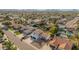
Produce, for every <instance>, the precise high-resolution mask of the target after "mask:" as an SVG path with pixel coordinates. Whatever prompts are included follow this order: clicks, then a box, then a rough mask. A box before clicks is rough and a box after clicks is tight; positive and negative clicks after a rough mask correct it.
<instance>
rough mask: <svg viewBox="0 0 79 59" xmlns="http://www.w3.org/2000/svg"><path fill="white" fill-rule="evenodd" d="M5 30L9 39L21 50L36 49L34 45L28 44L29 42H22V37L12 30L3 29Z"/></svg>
mask: <svg viewBox="0 0 79 59" xmlns="http://www.w3.org/2000/svg"><path fill="white" fill-rule="evenodd" d="M3 32H4V33H5V35H6V36H7V37H8V39H9V40H10V41H11V42H13V43H14V44H15V45H16V46H17V47H18V48H19V49H20V50H35V49H34V48H33V47H32V46H30V45H28V44H27V43H24V42H21V41H20V39H19V38H18V37H16V36H15V35H14V34H12V33H11V32H9V31H6V30H3Z"/></svg>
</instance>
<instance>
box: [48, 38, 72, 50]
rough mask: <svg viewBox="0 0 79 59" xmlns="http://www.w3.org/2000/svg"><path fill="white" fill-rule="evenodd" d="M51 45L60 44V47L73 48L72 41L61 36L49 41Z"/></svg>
mask: <svg viewBox="0 0 79 59" xmlns="http://www.w3.org/2000/svg"><path fill="white" fill-rule="evenodd" d="M49 45H53V46H59V47H58V48H59V49H67V50H70V49H71V48H72V43H71V42H70V41H69V40H68V39H65V38H64V39H63V38H60V37H54V38H53V40H51V41H50V42H49Z"/></svg>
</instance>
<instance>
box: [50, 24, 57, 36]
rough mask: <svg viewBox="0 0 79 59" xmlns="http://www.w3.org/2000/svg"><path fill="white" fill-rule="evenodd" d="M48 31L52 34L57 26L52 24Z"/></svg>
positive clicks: (55, 31)
mask: <svg viewBox="0 0 79 59" xmlns="http://www.w3.org/2000/svg"><path fill="white" fill-rule="evenodd" d="M49 32H50V35H54V34H55V33H57V26H56V25H55V24H53V25H52V27H51V28H50V30H49Z"/></svg>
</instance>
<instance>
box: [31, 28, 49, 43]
mask: <svg viewBox="0 0 79 59" xmlns="http://www.w3.org/2000/svg"><path fill="white" fill-rule="evenodd" d="M31 38H32V40H34V41H40V42H41V41H47V40H49V38H50V35H49V34H47V33H45V32H43V31H42V30H40V29H36V30H35V31H34V32H33V33H32V34H31Z"/></svg>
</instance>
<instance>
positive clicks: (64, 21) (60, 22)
mask: <svg viewBox="0 0 79 59" xmlns="http://www.w3.org/2000/svg"><path fill="white" fill-rule="evenodd" d="M66 22H67V19H66V18H62V19H60V20H58V21H57V23H58V24H65V23H66Z"/></svg>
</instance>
